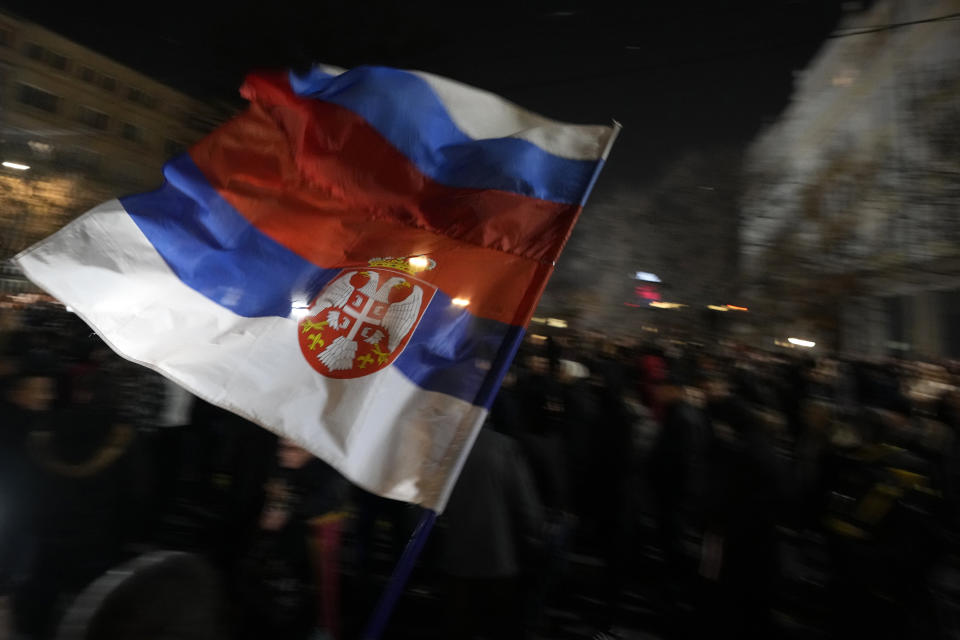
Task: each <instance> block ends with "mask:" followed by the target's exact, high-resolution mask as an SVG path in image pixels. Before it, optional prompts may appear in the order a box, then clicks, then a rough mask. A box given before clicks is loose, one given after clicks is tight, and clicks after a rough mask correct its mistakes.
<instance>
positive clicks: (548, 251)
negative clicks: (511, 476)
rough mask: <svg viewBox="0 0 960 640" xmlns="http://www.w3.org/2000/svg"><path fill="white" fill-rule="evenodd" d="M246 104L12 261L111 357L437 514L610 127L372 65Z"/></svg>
mask: <svg viewBox="0 0 960 640" xmlns="http://www.w3.org/2000/svg"><path fill="white" fill-rule="evenodd" d="M242 93H243V95H244V97H245V98H247V99H248V100H249V102H250V106H249V108H248V109H247V110H246V111H245V112H244V113H242V114H241V115H239V116H238V117H236V118H234V119H233V120H231V121H229V122H227V123H226V124H225V125H223V126H222V127H220V128H219V129H218V130H216V131H215V132H214V133H212V134H211V135H210V136H208V137H207V138H205V139H204V140H202V141H201V142H199V143H198V144H197V145H195V146H194V147H192V148H191V149H190V150H189V152H188V153H187V154H184V155H182V156H179V157H176V158H174V159H172V160H171V161H169V162H168V163H167V164H166V166H165V168H164V177H165V182H164V184H163V186H161V187H160V188H159V189H157V190H156V191H152V192H150V193H145V194H141V195H134V196H129V197H125V198H121V199H119V200H114V201H111V202H107V203H105V204H103V205H100V206H99V207H96V208H95V209H93V210H91V211H89V212H87V213H86V214H84V215H83V216H81V217H80V218H78V219H77V220H75V221H74V222H72V223H70V224H69V225H67V226H66V227H64V228H63V229H61V230H60V231H58V232H57V233H55V234H54V235H52V236H50V237H49V238H47V239H45V240H43V241H42V242H40V243H38V244H37V245H35V246H33V247H31V248H30V249H28V250H27V251H25V252H24V253H22V254H20V255H19V256H17V258H16V261H17V262H18V263H19V265H20V267H21V268H22V269H23V270H24V272H25V273H26V274H27V275H28V276H29V278H30V279H31V280H33V282H35V283H36V284H38V285H39V286H41V287H43V288H44V289H46V290H47V291H48V292H49V293H50V294H51V295H53V296H55V297H56V298H58V299H59V300H61V301H62V302H63V303H64V304H66V305H69V306H70V307H72V308H73V310H74V311H75V312H76V313H77V314H79V315H80V316H81V317H82V318H83V319H84V320H85V321H86V322H87V323H89V324H90V326H91V327H93V328H94V329H95V330H96V331H97V333H99V334H100V336H101V337H102V338H103V339H104V340H105V341H106V342H107V343H108V344H109V345H110V346H111V347H112V348H113V349H114V350H115V351H117V353H119V354H120V355H122V356H124V357H125V358H128V359H130V360H132V361H134V362H138V363H140V364H143V365H145V366H147V367H150V368H152V369H155V370H156V371H158V372H160V373H161V374H163V375H164V376H167V377H168V378H170V379H171V380H173V381H175V382H176V383H178V384H179V385H181V386H182V387H184V388H185V389H187V390H189V391H190V392H192V393H194V394H196V395H197V396H198V397H200V398H203V399H204V400H206V401H208V402H211V403H213V404H215V405H219V406H220V407H223V408H225V409H228V410H230V411H233V412H235V413H237V414H239V415H241V416H243V417H245V418H247V419H249V420H251V421H253V422H255V423H258V424H260V425H262V426H263V427H266V428H268V429H271V430H273V431H275V432H276V433H278V434H281V435H283V436H285V437H287V438H290V439H292V440H294V441H295V442H297V443H299V444H301V445H302V446H304V447H305V448H307V449H308V450H310V451H311V452H313V453H314V454H316V455H317V456H318V457H320V458H322V459H323V460H325V461H326V462H328V463H329V464H331V465H332V466H333V467H335V468H336V469H338V470H339V471H340V472H341V473H343V474H344V476H346V477H347V478H349V479H350V480H352V481H353V482H355V483H356V484H358V485H360V486H361V487H364V488H366V489H368V490H370V491H372V492H375V493H378V494H380V495H383V496H386V497H390V498H396V499H400V500H405V501H409V502H415V503H419V504H422V505H424V506H426V507H429V508H432V509H435V510H440V509H442V507H443V505H444V503H445V502H446V500H447V497H448V495H449V493H450V491H451V489H452V487H453V483H454V482H455V480H456V477H457V475H458V473H459V469H460V467H461V465H462V464H463V462H464V459H465V457H466V455H467V453H468V452H469V450H470V447H471V445H472V442H473V439H474V438H475V436H476V434H477V431H478V429H479V427H480V425H481V424H482V422H483V420H484V417H485V416H486V414H487V411H488V409H489V407H490V404H491V402H492V401H493V398H494V395H495V394H496V392H497V389H498V387H499V384H500V380H501V378H502V377H503V375H504V373H505V371H506V369H507V368H508V367H509V365H510V362H511V360H512V358H513V355H514V353H515V351H516V349H517V346H518V345H519V343H520V341H521V337H522V334H523V331H524V327H525V325H526V324H527V321H528V319H529V317H530V315H531V314H532V312H533V309H534V307H535V306H536V304H537V301H538V299H539V298H540V294H541V292H542V291H543V288H544V286H545V285H546V283H547V279H548V277H549V276H550V273H551V271H552V270H553V265H554V262H555V261H556V259H557V257H558V256H559V254H560V251H561V249H562V248H563V246H564V243H565V242H566V240H567V238H568V236H569V234H570V231H571V229H572V228H573V225H574V223H575V222H576V220H577V216H578V215H579V213H580V210H581V208H582V207H583V204H584V201H585V199H586V196H587V194H588V192H589V191H590V189H591V187H592V184H593V182H594V180H596V177H597V175H598V173H599V170H600V167H601V165H602V163H603V160H604V157H605V155H606V153H607V151H608V149H609V147H610V145H611V144H612V141H613V138H614V135H615V132H616V129H615V128H612V127H606V126H577V125H569V124H562V123H559V122H555V121H552V120H548V119H546V118H543V117H540V116H538V115H535V114H532V113H530V112H527V111H524V110H523V109H520V108H518V107H517V106H515V105H513V104H510V103H508V102H506V101H504V100H502V99H500V98H498V97H496V96H494V95H491V94H489V93H486V92H483V91H479V90H477V89H474V88H471V87H467V86H464V85H462V84H459V83H456V82H453V81H450V80H447V79H444V78H439V77H436V76H433V75H429V74H426V73H419V72H410V71H400V70H396V69H390V68H384V67H361V68H357V69H353V70H351V71H343V70H340V69H334V68H331V67H317V68H314V69H313V70H311V71H309V72H307V73H304V74H296V73H286V72H282V73H264V74H255V75H252V76H251V77H249V78H248V79H247V80H246V82H245V84H244V86H243V88H242Z"/></svg>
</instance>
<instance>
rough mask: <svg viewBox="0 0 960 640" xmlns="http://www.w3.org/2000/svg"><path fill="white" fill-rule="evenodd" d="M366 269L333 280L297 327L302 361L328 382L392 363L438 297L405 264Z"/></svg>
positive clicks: (381, 263) (382, 262) (385, 262)
mask: <svg viewBox="0 0 960 640" xmlns="http://www.w3.org/2000/svg"><path fill="white" fill-rule="evenodd" d="M431 262H432V261H431ZM370 264H371V265H372V266H371V267H370V268H364V269H357V270H350V269H347V270H345V271H344V272H343V273H341V274H340V275H339V276H337V277H336V278H334V279H333V280H332V281H331V282H330V283H329V284H328V285H327V286H326V287H325V288H324V289H323V290H322V291H321V292H320V293H319V294H317V297H316V299H315V300H314V301H313V302H312V303H311V305H310V309H309V311H308V312H307V315H306V316H305V317H304V318H302V319H301V320H300V322H299V323H298V326H297V334H298V336H299V339H300V350H301V351H302V352H303V355H304V357H305V358H306V359H307V362H309V363H310V366H312V367H313V368H314V369H316V370H317V371H318V372H319V373H321V374H323V375H325V376H328V377H330V378H358V377H360V376H365V375H368V374H371V373H374V372H375V371H379V370H380V369H383V368H384V367H386V366H387V365H389V364H390V363H391V362H393V361H394V359H395V358H396V357H397V356H398V355H399V354H400V352H401V351H403V348H404V347H405V346H406V345H407V341H408V340H409V338H410V336H411V335H412V334H413V331H414V329H416V326H417V324H419V322H420V318H422V317H423V312H424V311H425V310H426V308H427V305H429V304H430V300H431V299H432V298H433V295H434V293H435V292H436V288H435V287H434V286H432V285H430V284H428V283H426V282H423V281H421V280H419V279H418V278H415V277H414V276H413V274H412V271H413V269H412V268H411V267H410V266H409V264H408V262H407V261H405V260H400V259H393V258H387V259H378V260H371V261H370ZM431 266H432V265H431Z"/></svg>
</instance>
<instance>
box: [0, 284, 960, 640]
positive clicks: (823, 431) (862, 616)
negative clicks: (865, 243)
mask: <svg viewBox="0 0 960 640" xmlns="http://www.w3.org/2000/svg"><path fill="white" fill-rule="evenodd" d="M958 374H960V368H957V367H956V365H955V364H954V363H950V362H932V361H919V360H906V359H902V358H889V359H884V360H871V361H868V360H863V359H857V358H840V357H831V356H830V355H829V354H820V353H815V352H801V351H800V350H795V351H790V350H786V349H779V350H778V351H761V350H756V349H749V348H746V347H743V346H739V345H734V344H718V345H716V346H715V347H709V348H708V347H703V346H699V345H690V344H680V343H678V342H675V341H670V340H666V339H661V340H659V341H654V342H651V341H646V342H640V341H635V340H620V341H613V340H610V339H608V338H607V337H606V336H603V335H600V334H586V333H575V332H567V331H563V332H560V331H559V330H558V332H557V333H556V334H554V335H550V336H546V337H545V336H531V337H530V338H529V339H528V340H527V341H526V342H525V343H524V345H523V346H522V348H521V349H520V352H519V353H518V354H517V357H516V360H515V363H514V366H513V368H512V369H511V371H510V372H509V374H508V375H507V377H506V379H505V381H504V384H503V387H502V389H501V392H500V394H499V395H498V397H497V399H496V401H495V403H494V405H493V407H492V409H491V412H490V415H489V418H488V420H487V423H486V424H485V425H484V427H483V428H482V429H481V432H480V434H479V436H478V438H477V440H476V443H475V445H474V447H473V450H472V452H471V454H470V456H469V458H468V459H467V461H466V464H465V466H464V468H463V470H462V473H461V476H460V479H459V481H458V483H457V486H456V488H455V489H454V491H453V494H452V496H451V498H450V502H449V505H448V506H447V508H446V510H445V512H444V513H443V516H442V517H441V519H440V522H439V526H438V527H437V530H436V531H435V532H434V534H433V535H432V536H431V538H430V541H429V543H428V547H427V549H426V550H425V551H424V552H423V554H422V555H421V557H420V560H419V564H418V567H417V570H416V571H415V573H414V576H413V578H412V580H411V582H410V583H409V585H408V592H407V595H406V596H405V598H406V599H405V600H403V601H401V605H400V610H399V611H398V613H397V615H398V620H397V625H398V626H397V629H398V630H400V631H395V632H394V633H395V635H393V636H391V637H402V636H401V635H399V634H400V632H401V631H402V629H403V624H404V617H403V609H404V607H408V608H409V607H413V606H417V605H415V604H414V600H415V599H416V598H415V597H414V596H416V595H417V594H420V595H423V597H422V598H421V599H420V601H421V602H423V603H426V604H424V605H423V606H425V607H426V608H427V610H428V613H427V614H426V617H429V618H430V619H431V620H434V621H435V624H433V625H432V627H431V628H430V629H429V630H427V631H425V630H424V629H426V628H427V627H429V626H430V625H427V627H425V626H424V623H423V622H422V621H420V622H418V623H417V624H418V625H419V626H418V627H417V628H418V631H417V632H416V634H414V635H411V636H410V637H426V635H430V634H432V635H433V637H438V638H439V637H442V638H473V637H487V638H496V639H500V638H525V637H543V638H549V637H557V635H558V634H559V633H560V632H559V631H558V630H557V628H556V625H557V617H556V616H555V615H552V613H551V612H556V611H557V610H567V611H571V610H575V611H578V612H580V613H582V615H588V616H589V617H590V624H591V625H593V627H595V628H596V629H597V630H598V632H597V635H596V637H598V638H602V637H609V638H615V637H617V633H618V631H617V630H618V629H620V628H626V627H633V628H637V627H639V626H642V627H646V628H648V629H649V630H650V631H651V632H652V633H655V634H657V635H659V636H662V637H703V636H705V635H714V634H721V635H724V636H726V635H728V634H729V635H730V637H734V634H736V636H739V637H757V638H771V637H782V636H785V635H791V634H794V635H800V636H802V635H803V634H804V633H810V634H812V635H810V636H808V637H813V635H816V636H817V637H823V636H827V637H840V636H848V637H850V636H852V637H880V638H883V637H891V638H893V637H911V638H920V637H946V636H947V634H948V633H949V632H951V631H952V630H953V629H952V627H951V620H950V618H951V614H950V611H949V608H948V607H946V606H945V605H944V604H943V602H944V597H943V596H944V594H943V593H942V591H943V589H944V588H945V587H944V586H943V582H944V581H943V579H942V577H943V574H944V572H945V571H946V570H947V568H949V567H950V566H952V565H951V563H952V559H953V553H954V548H955V546H954V540H955V532H956V528H957V525H958V522H960V520H958V511H960V437H958V436H960V431H958V430H960V383H958V379H957V376H958ZM0 402H2V412H0V510H2V514H0V589H2V591H0V596H2V597H3V598H4V599H6V601H8V602H9V603H10V609H11V611H12V621H11V622H10V626H11V628H12V630H13V633H14V634H15V635H13V636H12V637H14V638H30V639H33V638H37V639H47V638H55V637H57V635H56V634H57V629H58V624H59V620H60V619H61V618H62V617H63V615H64V613H65V612H66V611H67V610H68V609H69V608H70V606H71V602H72V601H73V600H74V599H75V598H76V596H77V594H79V593H81V592H82V591H83V590H84V589H85V588H87V586H88V585H90V584H91V583H92V582H94V581H95V580H96V579H97V578H98V577H100V576H102V575H103V574H104V573H105V572H107V571H108V570H109V569H111V568H112V567H115V566H117V565H118V564H119V563H122V562H124V561H125V560H129V559H130V558H134V557H137V556H138V555H140V554H143V553H144V552H146V551H149V550H151V549H157V548H162V549H179V550H185V551H190V552H192V553H194V554H197V555H198V556H200V557H202V558H204V559H205V561H206V562H208V563H209V564H210V566H211V567H213V568H214V569H215V570H216V572H217V573H218V575H219V576H220V577H221V581H222V585H223V590H224V594H225V599H226V601H227V602H229V603H230V607H228V611H229V613H228V614H227V619H228V621H227V622H228V624H227V627H228V628H229V629H230V632H229V635H230V636H231V637H237V638H257V639H261V638H267V637H272V638H290V639H291V640H293V639H297V638H325V637H326V638H352V637H357V635H358V633H359V631H360V629H361V627H362V624H363V623H364V621H365V620H366V618H367V617H368V616H369V613H370V610H371V608H372V606H373V603H374V602H375V600H376V597H377V596H378V594H379V593H380V592H381V590H382V589H383V586H384V582H385V580H386V578H387V576H388V575H389V572H390V569H391V567H392V565H393V563H394V562H395V561H396V559H397V557H398V555H399V553H400V551H401V549H402V547H403V545H404V543H405V541H406V539H407V537H408V536H409V534H410V532H411V530H412V528H413V526H414V524H415V522H416V521H417V519H418V515H419V514H418V508H416V507H412V506H410V505H405V504H402V503H397V502H393V501H389V500H385V499H382V498H379V497H377V496H373V495H371V494H369V493H366V492H364V491H362V490H360V489H358V488H356V487H354V486H352V485H350V484H349V483H347V482H346V481H345V480H344V479H343V478H342V477H341V476H339V474H337V473H336V472H335V471H334V470H333V469H331V468H330V467H329V466H327V465H326V464H324V463H323V462H322V461H320V460H318V459H316V458H314V457H312V456H311V455H310V454H309V453H307V452H306V451H304V450H303V449H300V448H299V447H297V446H295V445H294V444H293V443H291V442H288V441H285V440H283V439H278V438H276V437H275V436H273V435H272V434H270V433H269V432H267V431H266V430H264V429H261V428H259V427H257V426H255V425H252V424H250V423H248V422H246V421H244V420H243V419H241V418H239V417H237V416H235V415H233V414H230V413H227V412H225V411H223V410H221V409H219V408H216V407H213V406H211V405H209V404H207V403H204V402H202V401H200V400H197V399H193V398H191V397H189V395H188V394H186V393H185V392H183V391H182V390H180V389H179V388H177V387H175V386H174V385H172V384H170V383H168V382H167V381H165V380H164V379H163V378H162V377H160V376H158V375H157V374H155V373H153V372H151V371H150V370H148V369H146V368H143V367H139V366H137V365H134V364H131V363H128V362H126V361H124V360H122V359H120V358H119V357H118V356H116V355H115V354H113V353H112V351H111V350H110V349H109V348H108V347H107V346H106V345H104V344H103V343H102V342H101V341H100V340H99V339H98V338H97V337H96V336H95V335H93V334H92V333H91V331H90V329H89V328H88V327H86V325H85V324H84V323H83V322H82V321H80V320H79V319H78V318H76V317H75V316H74V315H72V314H70V313H69V312H67V311H66V310H64V309H63V308H62V307H60V306H58V305H56V304H53V303H44V302H42V301H40V300H37V299H30V300H28V301H23V300H22V299H21V300H20V301H19V302H16V301H13V300H11V299H8V300H7V301H5V304H4V305H3V306H2V307H0ZM786 548H791V549H801V550H805V549H813V550H814V551H815V552H816V553H819V554H820V555H819V556H818V557H822V558H823V567H822V568H823V579H822V581H821V582H820V583H818V584H817V585H815V587H816V588H815V589H812V590H810V591H805V592H804V593H803V594H801V595H799V596H798V595H797V593H795V592H794V590H793V589H792V588H791V587H790V586H789V585H787V584H786V580H785V575H786V574H787V573H788V572H789V567H787V566H786V565H787V564H788V563H789V562H790V558H789V557H788V554H786V553H785V552H784V549H786ZM584 556H587V557H591V558H596V559H597V563H596V566H597V570H596V571H595V572H594V573H593V574H590V575H586V574H585V573H584V572H583V571H582V570H581V569H582V567H577V566H574V563H572V562H571V558H575V557H584ZM638 592H639V593H642V594H643V598H644V602H646V603H647V604H648V605H649V607H648V608H649V610H650V611H649V613H648V614H645V615H642V614H638V613H637V611H636V607H633V606H630V605H629V602H628V600H629V596H630V594H636V593H638ZM584 602H589V603H592V605H591V608H590V609H589V610H587V609H585V608H584V607H583V603H584ZM144 607H149V603H145V604H144ZM641 618H642V619H641ZM787 618H795V619H803V620H806V621H808V622H809V624H808V625H806V626H804V625H794V626H790V625H788V624H786V623H785V619H787ZM798 629H806V631H798Z"/></svg>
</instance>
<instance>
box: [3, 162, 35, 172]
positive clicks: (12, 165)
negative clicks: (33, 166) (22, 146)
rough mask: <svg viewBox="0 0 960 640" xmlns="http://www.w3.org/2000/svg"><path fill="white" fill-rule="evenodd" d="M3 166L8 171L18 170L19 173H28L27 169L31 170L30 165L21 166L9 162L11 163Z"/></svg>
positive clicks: (17, 163) (5, 163)
mask: <svg viewBox="0 0 960 640" xmlns="http://www.w3.org/2000/svg"><path fill="white" fill-rule="evenodd" d="M3 166H5V167H6V168H7V169H16V170H17V171H26V170H27V169H29V168H30V165H28V164H20V163H19V162H9V161H7V162H4V163H3Z"/></svg>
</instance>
